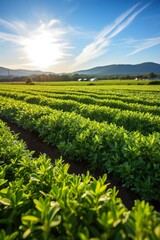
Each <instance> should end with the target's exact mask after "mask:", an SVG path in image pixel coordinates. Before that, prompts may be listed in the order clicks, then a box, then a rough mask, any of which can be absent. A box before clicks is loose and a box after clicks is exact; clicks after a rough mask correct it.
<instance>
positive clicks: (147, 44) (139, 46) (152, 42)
mask: <svg viewBox="0 0 160 240" xmlns="http://www.w3.org/2000/svg"><path fill="white" fill-rule="evenodd" d="M135 42H136V47H135V50H134V51H132V52H131V53H129V54H128V55H127V56H131V55H134V54H136V53H138V52H141V51H143V50H145V49H148V48H151V47H154V46H156V45H159V44H160V37H155V38H149V39H141V40H136V41H135Z"/></svg>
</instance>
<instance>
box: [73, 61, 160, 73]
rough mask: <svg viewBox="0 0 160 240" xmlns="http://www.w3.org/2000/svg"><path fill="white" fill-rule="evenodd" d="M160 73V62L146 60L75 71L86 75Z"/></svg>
mask: <svg viewBox="0 0 160 240" xmlns="http://www.w3.org/2000/svg"><path fill="white" fill-rule="evenodd" d="M151 72H153V73H155V74H160V64H157V63H153V62H145V63H141V64H135V65H131V64H113V65H107V66H102V67H94V68H91V69H87V70H80V71H76V72H74V73H76V74H86V75H104V76H105V75H139V74H147V73H151Z"/></svg>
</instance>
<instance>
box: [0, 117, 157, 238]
mask: <svg viewBox="0 0 160 240" xmlns="http://www.w3.org/2000/svg"><path fill="white" fill-rule="evenodd" d="M0 135H1V137H0V149H1V151H0V157H1V162H0V225H1V230H0V239H3V240H14V239H34V240H37V239H38V240H39V239H40V240H41V239H42V240H50V239H61V240H67V239H68V240H76V239H79V240H89V239H90V240H100V239H102V240H103V239H104V240H106V239H117V240H118V239H137V240H141V239H146V240H147V239H148V240H149V239H153V240H156V239H159V238H160V215H159V213H157V212H156V211H154V209H153V207H152V206H150V205H149V204H148V203H145V202H144V201H142V202H140V201H138V200H137V201H136V202H135V205H134V207H133V208H132V210H131V211H129V210H128V209H127V208H126V207H125V206H124V205H123V204H122V202H121V200H120V199H119V198H117V196H116V195H117V192H116V189H115V188H113V189H111V188H109V187H108V184H106V178H107V176H106V175H104V176H103V177H101V178H99V179H98V180H96V179H95V178H94V177H92V176H91V175H90V174H89V173H87V174H86V175H81V176H80V175H77V176H75V175H74V174H69V173H68V168H69V165H68V164H63V163H62V160H56V162H55V164H54V166H53V165H52V164H51V162H50V159H48V158H47V157H46V156H45V155H41V156H39V157H38V158H33V157H32V153H31V152H30V151H28V150H27V149H26V146H25V144H24V143H23V142H22V141H19V140H18V139H17V136H15V135H12V134H11V133H10V132H9V129H8V128H7V127H6V126H5V125H4V123H3V122H2V121H0Z"/></svg>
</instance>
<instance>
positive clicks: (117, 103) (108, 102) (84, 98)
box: [1, 89, 160, 115]
mask: <svg viewBox="0 0 160 240" xmlns="http://www.w3.org/2000/svg"><path fill="white" fill-rule="evenodd" d="M22 92H23V91H22ZM39 92H40V93H41V95H43V96H46V97H51V98H58V99H63V100H74V101H77V102H79V103H84V104H96V105H99V106H106V107H111V108H116V109H120V110H131V111H138V112H144V113H151V114H154V115H159V114H160V107H159V101H158V100H156V102H155V105H153V106H152V105H145V104H139V103H129V102H123V101H122V100H118V99H114V95H113V96H112V98H111V99H109V98H105V97H104V98H103V99H97V98H95V97H90V96H89V95H87V93H86V95H78V96H77V94H74V93H73V92H72V91H70V92H69V93H66V94H64V93H58V91H57V93H54V92H52V93H50V92H49V93H48V92H45V90H39V89H36V90H34V91H33V90H32V91H25V94H26V93H27V94H28V93H31V94H33V95H36V96H37V94H39ZM64 92H65V90H64ZM1 94H6V95H7V94H8V96H11V94H12V92H10V91H6V92H3V91H1ZM22 94H24V93H22ZM131 99H134V97H132V98H131ZM144 103H145V102H144Z"/></svg>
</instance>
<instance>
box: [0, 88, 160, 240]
mask: <svg viewBox="0 0 160 240" xmlns="http://www.w3.org/2000/svg"><path fill="white" fill-rule="evenodd" d="M0 117H1V119H2V120H0V132H1V137H0V149H1V152H0V156H1V159H0V226H1V228H0V240H1V239H5V240H12V239H44V240H46V239H47V240H49V239H64V240H65V239H66V240H67V239H68V240H75V239H80V240H89V239H90V240H98V239H99V240H100V239H102V240H106V239H117V240H118V239H137V240H140V239H147V240H149V239H153V240H156V239H160V213H159V210H154V207H153V206H152V203H154V202H156V203H158V204H160V187H159V186H160V86H153V85H151V86H149V85H105V84H98V83H96V84H93V85H87V84H86V85H85V84H83V83H82V84H81V83H74V84H73V85H72V84H71V83H69V84H68V85H65V84H62V83H59V85H58V84H38V83H37V84H35V85H25V84H24V85H22V84H21V85H16V84H14V85H13V84H12V85H11V84H1V85H0ZM5 122H10V123H14V124H16V125H17V126H18V127H19V128H22V129H25V130H27V131H28V132H34V133H36V134H37V135H38V136H39V137H40V139H41V140H42V141H44V142H46V143H48V144H49V145H50V146H52V147H53V148H55V147H56V148H57V149H58V150H59V152H60V154H61V156H63V157H64V158H68V159H70V161H71V162H74V163H77V164H78V163H79V162H80V163H81V164H83V165H84V166H85V165H87V166H88V168H89V169H88V170H93V171H94V170H97V169H98V170H99V171H101V172H102V173H103V174H104V175H102V176H101V177H99V178H98V179H96V178H94V177H93V176H92V175H90V173H89V172H88V173H87V174H81V175H80V174H79V175H75V174H69V173H68V169H69V165H68V164H65V162H63V160H62V159H57V160H55V162H54V163H51V160H50V159H49V158H48V157H47V156H46V155H40V156H38V157H33V153H32V152H31V151H30V150H28V149H27V147H26V144H25V142H24V141H23V140H20V139H19V137H18V136H17V135H15V134H14V133H13V132H12V131H11V130H10V128H9V127H8V126H7V123H5ZM107 174H110V175H111V176H112V177H113V178H114V179H118V180H119V181H121V183H122V185H123V187H125V188H126V189H129V190H131V191H132V192H133V193H135V194H136V195H137V196H138V197H139V199H138V200H136V201H135V203H134V206H133V208H132V209H131V210H128V209H127V207H125V206H124V204H123V203H122V201H121V199H120V198H118V197H117V191H116V187H113V188H111V187H110V186H109V184H108V183H106V179H107ZM148 202H149V203H148ZM153 205H154V204H153ZM15 219H16V221H15Z"/></svg>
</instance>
